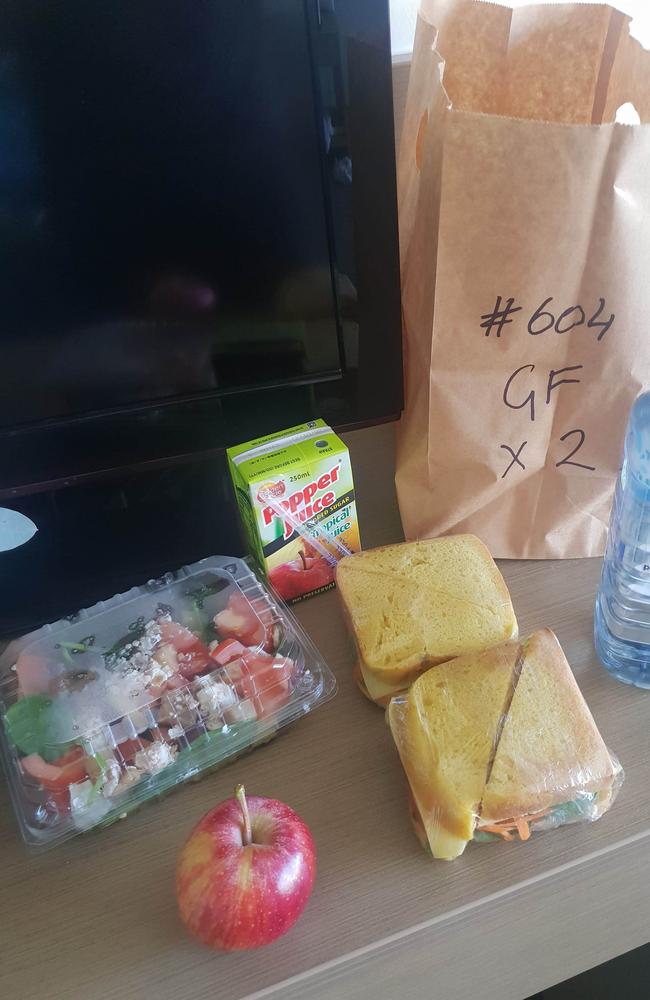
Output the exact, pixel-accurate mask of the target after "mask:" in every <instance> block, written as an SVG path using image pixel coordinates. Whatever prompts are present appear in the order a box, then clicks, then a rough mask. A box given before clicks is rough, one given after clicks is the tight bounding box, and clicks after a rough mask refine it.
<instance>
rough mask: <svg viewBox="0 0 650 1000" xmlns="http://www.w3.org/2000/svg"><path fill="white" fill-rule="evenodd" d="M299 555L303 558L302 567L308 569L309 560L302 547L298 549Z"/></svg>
mask: <svg viewBox="0 0 650 1000" xmlns="http://www.w3.org/2000/svg"><path fill="white" fill-rule="evenodd" d="M298 555H299V556H300V558H301V559H302V568H303V569H307V560H306V559H305V553H304V552H303V551H302V549H299V550H298Z"/></svg>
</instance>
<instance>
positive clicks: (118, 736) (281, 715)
mask: <svg viewBox="0 0 650 1000" xmlns="http://www.w3.org/2000/svg"><path fill="white" fill-rule="evenodd" d="M335 689H336V683H335V680H334V677H333V675H332V674H331V672H330V671H329V669H328V668H327V666H326V665H325V663H324V662H323V660H322V659H321V657H320V655H319V654H318V652H317V650H316V649H315V647H314V646H313V644H312V643H311V642H310V640H309V639H308V638H307V636H306V635H305V633H304V632H303V631H302V629H301V628H300V626H299V625H298V623H297V622H296V620H295V619H294V618H293V616H292V615H291V614H290V613H289V612H288V611H287V609H286V608H285V607H284V605H282V604H281V603H280V602H279V601H278V599H277V598H276V597H275V596H274V595H273V594H272V593H271V592H270V591H269V590H267V589H266V588H265V586H264V585H263V584H262V583H261V582H260V581H259V580H258V579H257V577H256V576H255V575H254V573H253V571H252V570H251V569H250V567H249V566H248V564H247V563H246V562H244V561H243V560H241V559H235V558H232V557H222V556H213V557H210V558H208V559H203V560H201V561H200V562H198V563H195V564H193V565H191V566H185V567H183V568H182V569H180V570H178V571H176V572H174V573H166V574H165V576H164V577H162V578H161V579H159V580H152V581H150V582H149V583H147V584H145V585H144V586H142V587H134V588H133V589H132V590H129V591H128V592H127V593H125V594H119V595H117V596H116V597H113V598H111V599H110V600H108V601H100V602H99V603H98V604H96V605H95V606H94V607H92V608H88V609H86V610H84V611H79V612H78V613H77V614H75V615H72V616H71V617H70V618H68V619H66V620H64V621H60V622H56V623H55V624H53V625H45V626H43V628H40V629H38V631H36V632H32V633H30V634H29V635H27V636H25V637H23V638H22V639H19V640H16V641H14V642H12V643H10V645H9V646H8V647H7V648H6V649H5V651H4V653H3V654H2V656H1V657H0V719H1V723H2V724H1V725H0V747H1V752H2V753H1V755H2V758H3V762H4V766H5V770H6V774H7V778H8V782H9V787H10V790H11V796H12V799H13V803H14V807H15V811H16V816H17V818H18V822H19V824H20V829H21V832H22V835H23V838H24V839H25V841H26V842H27V843H28V844H30V845H32V846H35V847H50V846H53V845H54V844H57V843H59V842H61V841H63V840H66V839H68V838H69V837H72V836H74V835H75V834H76V833H78V832H80V831H84V830H90V829H92V828H93V827H96V826H102V825H107V824H109V823H112V822H113V821H114V820H116V819H118V818H122V817H123V816H124V815H126V814H127V813H129V812H130V811H131V810H133V809H134V808H135V807H136V806H138V805H140V804H141V803H142V802H145V801H147V799H150V798H152V797H153V796H157V795H160V794H161V793H164V792H166V791H168V790H169V789H171V788H173V787H174V786H175V785H178V784H179V783H180V782H183V781H186V780H187V779H188V778H191V777H194V776H196V775H198V774H200V773H201V772H203V771H205V770H206V769H208V768H213V767H215V766H217V765H219V764H221V763H223V762H224V761H226V760H228V759H229V758H231V757H233V756H235V755H238V754H241V753H243V752H244V751H246V750H249V749H251V748H252V747H254V746H256V745H258V744H260V743H265V742H268V740H269V739H271V738H272V737H273V736H274V735H275V733H276V732H277V731H278V729H280V727H282V726H285V725H287V724H288V723H289V722H292V721H293V720H294V719H296V718H298V717H299V716H301V715H303V714H304V713H306V712H309V711H311V710H312V709H313V708H314V707H315V706H316V705H318V704H320V703H321V702H323V701H325V700H327V699H328V698H330V697H331V696H332V695H333V694H334V692H335Z"/></svg>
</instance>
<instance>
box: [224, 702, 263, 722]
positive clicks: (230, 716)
mask: <svg viewBox="0 0 650 1000" xmlns="http://www.w3.org/2000/svg"><path fill="white" fill-rule="evenodd" d="M256 718H257V712H256V711H255V706H254V705H253V703H252V701H249V700H248V699H246V701H240V702H239V704H238V705H233V707H232V708H229V709H227V711H225V712H224V719H225V720H226V722H253V721H254V720H255V719H256Z"/></svg>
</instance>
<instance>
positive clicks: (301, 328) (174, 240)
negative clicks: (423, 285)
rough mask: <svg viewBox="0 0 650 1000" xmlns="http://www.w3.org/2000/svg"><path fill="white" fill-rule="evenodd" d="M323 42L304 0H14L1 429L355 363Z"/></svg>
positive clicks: (0, 91)
mask: <svg viewBox="0 0 650 1000" xmlns="http://www.w3.org/2000/svg"><path fill="white" fill-rule="evenodd" d="M311 49H312V41H311V37H310V27H309V12H308V9H307V5H304V4H303V3H301V2H297V0H268V2H263V0H242V2H236V3H232V2H216V0H192V2H188V0H110V3H102V4H98V3H88V0H64V2H60V3H56V4H51V3H45V2H39V0H20V2H9V3H4V4H3V5H2V7H1V8H0V149H2V150H3V153H2V155H1V156H0V302H2V313H3V321H2V324H1V326H0V337H1V338H2V354H3V357H4V359H5V366H4V370H5V379H6V382H5V385H6V389H7V391H6V392H3V393H2V396H1V397H0V398H1V401H0V425H2V426H4V427H7V426H12V425H16V424H23V423H28V422H31V421H37V420H43V419H45V418H65V417H71V416H78V415H81V414H85V413H88V412H97V411H101V410H107V409H111V408H116V407H124V406H125V405H128V404H141V403H144V402H152V401H159V400H169V399H173V398H175V397H180V396H182V397H191V396H192V395H193V394H197V393H203V394H205V393H210V394H217V395H219V394H223V393H230V392H232V391H233V390H235V389H242V388H247V387H259V386H261V385H264V384H268V383H273V382H277V381H282V382H286V381H287V380H291V379H292V378H295V379H302V380H319V379H322V378H324V377H330V378H331V377H335V376H336V375H338V374H340V372H341V369H342V367H343V359H342V356H341V349H340V338H341V318H340V314H339V308H338V302H337V296H336V294H335V285H334V281H335V275H334V273H333V267H332V266H333V264H334V263H335V262H336V266H337V271H338V280H339V287H342V288H343V293H344V294H345V291H346V290H348V291H349V290H350V289H352V290H353V289H354V285H355V275H354V273H352V270H353V255H352V254H350V253H349V252H348V248H347V247H346V245H345V240H344V239H343V240H340V241H339V244H338V246H336V245H335V236H334V232H333V226H332V215H331V212H330V210H329V205H328V200H327V198H326V197H324V192H323V177H322V167H323V164H328V158H329V157H330V154H331V152H332V143H333V142H335V141H336V138H337V137H336V129H337V125H336V122H334V121H333V120H332V116H331V114H328V112H327V109H323V107H322V106H321V104H320V89H319V87H318V86H317V83H318V82H319V81H317V80H316V79H315V75H314V74H315V66H314V62H313V57H312V51H311ZM320 82H322V81H320ZM329 167H330V169H331V170H334V171H336V178H335V183H338V185H339V186H340V187H341V188H345V187H346V185H347V186H348V187H349V186H350V183H351V162H350V160H349V158H346V156H345V155H343V156H342V157H340V158H339V159H338V161H335V160H334V159H331V161H330V163H329Z"/></svg>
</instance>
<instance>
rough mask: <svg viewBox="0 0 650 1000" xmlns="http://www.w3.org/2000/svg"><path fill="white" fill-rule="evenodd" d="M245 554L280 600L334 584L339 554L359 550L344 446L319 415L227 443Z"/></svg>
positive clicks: (353, 500) (356, 523)
mask: <svg viewBox="0 0 650 1000" xmlns="http://www.w3.org/2000/svg"><path fill="white" fill-rule="evenodd" d="M227 455H228V465H229V468H230V474H231V476H232V481H233V484H234V487H235V496H236V498H237V505H238V507H239V513H240V514H241V517H242V521H243V523H244V527H245V529H246V534H247V537H248V544H249V548H250V551H251V554H252V555H253V557H254V558H255V560H256V561H257V563H258V565H259V567H260V569H261V570H262V571H263V572H264V573H266V575H267V576H268V579H269V581H270V582H271V584H272V585H273V587H274V588H275V590H276V591H277V592H278V594H279V595H280V597H282V598H283V599H284V600H285V601H288V602H289V603H292V604H293V603H295V602H296V601H300V600H302V599H303V598H305V597H308V596H309V595H310V594H318V593H320V592H321V591H324V590H329V589H330V588H331V587H333V586H334V570H335V567H336V562H337V560H338V559H339V558H341V556H343V555H345V554H347V553H349V552H358V551H359V549H360V548H361V543H360V539H359V524H358V521H357V508H356V502H355V497H354V483H353V480H352V468H351V466H350V456H349V454H348V449H347V448H346V446H345V445H344V444H343V442H342V441H341V439H340V438H339V437H337V435H336V434H335V433H334V431H333V430H332V429H331V427H328V426H327V424H326V423H325V421H324V420H310V421H308V422H307V423H305V424H299V425H298V426H297V427H291V428H289V430H286V431H278V432H277V433H275V434H267V435H266V436H264V437H260V438H257V439H256V440H255V441H247V442H246V443H245V444H240V445H237V446H236V447H234V448H228V451H227Z"/></svg>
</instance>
